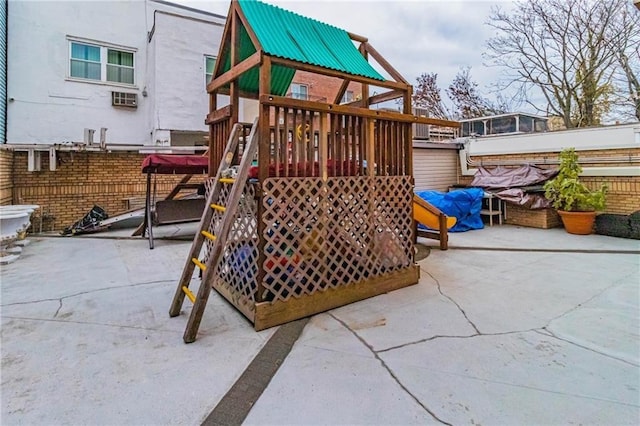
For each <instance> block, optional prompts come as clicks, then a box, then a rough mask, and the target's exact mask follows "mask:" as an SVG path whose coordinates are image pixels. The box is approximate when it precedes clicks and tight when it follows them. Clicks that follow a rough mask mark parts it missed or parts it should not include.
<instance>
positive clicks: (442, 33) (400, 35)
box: [170, 0, 510, 98]
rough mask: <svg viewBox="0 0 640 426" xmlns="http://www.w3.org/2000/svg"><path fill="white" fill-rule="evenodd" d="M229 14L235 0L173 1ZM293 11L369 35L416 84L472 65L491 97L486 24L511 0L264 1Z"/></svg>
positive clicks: (493, 73)
mask: <svg viewBox="0 0 640 426" xmlns="http://www.w3.org/2000/svg"><path fill="white" fill-rule="evenodd" d="M170 1H174V2H176V3H181V4H184V5H188V6H191V7H195V8H198V9H203V10H208V11H211V12H214V13H218V14H221V15H226V14H227V11H228V8H229V1H228V0H227V1H219V0H213V1H211V0H206V1H205V0H170ZM263 1H264V2H265V3H269V4H275V5H278V6H280V7H282V8H285V9H287V10H291V11H293V12H296V13H299V14H302V15H305V16H308V17H311V18H314V19H317V20H320V21H323V22H326V23H328V24H332V25H335V26H337V27H339V28H342V29H345V30H347V31H350V32H352V33H356V34H358V35H362V36H365V37H367V38H368V39H369V43H370V44H371V45H372V46H373V47H374V48H375V49H376V50H378V52H380V53H381V54H382V56H384V57H385V58H386V59H387V60H388V61H389V62H390V63H391V64H392V65H393V66H394V67H395V68H396V69H397V70H398V71H399V72H400V73H401V74H402V75H403V76H404V77H405V78H406V79H407V80H408V81H409V82H410V83H412V84H415V82H416V77H418V76H419V75H420V74H421V73H423V72H436V73H438V83H439V86H440V88H441V89H442V91H443V97H444V89H445V88H446V87H447V86H448V85H449V83H450V82H451V81H452V79H453V77H454V76H455V74H456V73H457V72H458V69H459V68H460V67H463V66H470V67H471V75H472V77H473V78H474V79H475V80H476V81H477V82H478V84H479V89H480V91H481V92H482V93H483V94H484V95H486V96H488V97H490V98H493V96H492V95H491V94H490V91H491V87H490V86H491V84H492V83H494V82H495V81H496V80H497V78H498V70H497V69H495V68H490V67H486V66H484V65H483V59H482V53H483V51H484V50H485V43H486V40H487V39H488V38H489V37H490V36H491V35H492V31H491V28H489V27H488V26H487V25H485V22H486V21H487V20H488V17H489V13H490V10H491V7H492V6H495V5H498V6H500V7H502V8H509V6H510V1H507V0H502V1H501V0H494V1H486V0H459V1H454V0H412V1H409V0H401V1H393V0H387V1H370V0H349V1H346V0H345V1H336V0H295V1H292V0H263Z"/></svg>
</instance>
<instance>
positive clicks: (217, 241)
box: [169, 118, 258, 343]
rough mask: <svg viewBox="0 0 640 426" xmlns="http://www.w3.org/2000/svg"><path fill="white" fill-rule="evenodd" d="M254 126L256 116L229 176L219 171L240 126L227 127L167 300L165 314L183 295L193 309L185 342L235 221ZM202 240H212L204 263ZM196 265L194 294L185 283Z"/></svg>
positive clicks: (175, 311) (253, 146) (192, 334)
mask: <svg viewBox="0 0 640 426" xmlns="http://www.w3.org/2000/svg"><path fill="white" fill-rule="evenodd" d="M257 125H258V119H257V118H256V120H255V121H254V122H253V126H252V128H251V133H250V134H249V140H248V141H246V140H245V146H244V150H243V153H242V159H241V160H240V165H239V166H238V174H237V176H236V177H235V178H233V179H230V178H223V177H222V176H223V173H224V172H225V171H226V170H227V169H228V168H229V167H231V166H232V165H233V157H234V155H235V152H236V149H237V147H238V141H239V138H240V133H241V131H242V125H241V124H239V123H238V124H236V125H235V126H234V127H233V129H232V130H231V134H230V136H229V139H228V140H227V146H226V147H225V150H224V155H223V157H222V161H221V162H220V166H219V167H218V172H217V174H216V177H215V180H214V182H213V187H212V188H211V190H210V191H209V195H208V197H207V203H206V207H205V209H204V212H203V213H202V218H201V219H200V227H199V229H198V233H197V234H196V236H195V238H194V239H193V243H192V244H191V250H190V251H189V256H188V257H187V261H186V263H185V265H184V269H183V270H182V276H181V277H180V281H179V282H178V288H177V289H176V293H175V295H174V297H173V302H172V303H171V308H170V309H169V315H170V316H172V317H175V316H178V315H180V309H181V308H182V303H183V302H184V297H185V296H187V297H188V298H189V300H191V302H192V303H193V309H192V310H191V315H190V316H189V321H188V322H187V327H186V329H185V332H184V336H183V340H184V342H185V343H191V342H193V341H194V340H196V335H197V333H198V328H199V326H200V321H201V320H202V314H203V313H204V308H205V306H206V304H207V300H208V299H209V293H210V292H211V288H212V282H211V280H212V279H213V277H214V272H215V268H216V265H217V264H218V261H219V259H220V257H221V256H222V254H223V248H224V246H225V244H226V242H227V238H228V236H229V231H230V229H231V226H232V225H233V221H234V220H235V216H236V211H237V209H238V204H239V202H240V197H241V196H242V193H243V191H244V186H245V182H246V180H247V177H248V175H249V168H250V167H251V161H252V160H253V157H254V156H255V153H256V150H257V148H258V137H257V136H256V128H257ZM222 185H232V187H231V190H230V192H229V197H228V202H227V205H226V206H221V205H219V204H217V202H218V199H219V196H220V192H221V188H222ZM214 210H217V211H219V212H221V213H222V219H221V220H219V221H217V223H216V224H215V225H214V226H215V227H214V228H212V229H215V232H214V233H211V232H209V231H208V229H210V225H212V220H214V214H213V211H214ZM205 239H209V240H211V241H212V242H213V244H212V245H211V250H210V252H209V253H208V257H207V260H206V263H204V262H202V261H201V260H200V259H198V257H199V256H200V252H201V250H202V246H203V244H204V242H205ZM196 266H197V267H198V268H200V270H201V271H202V280H201V282H200V288H199V289H198V292H197V294H194V293H193V292H192V291H191V290H190V289H189V283H190V282H191V278H192V277H193V272H194V269H195V267H196Z"/></svg>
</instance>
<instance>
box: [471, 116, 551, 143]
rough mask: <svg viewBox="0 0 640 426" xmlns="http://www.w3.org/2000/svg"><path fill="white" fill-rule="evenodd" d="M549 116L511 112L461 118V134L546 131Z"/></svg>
mask: <svg viewBox="0 0 640 426" xmlns="http://www.w3.org/2000/svg"><path fill="white" fill-rule="evenodd" d="M547 120H548V119H547V117H541V116H538V115H533V114H523V113H509V114H500V115H491V116H486V117H477V118H469V119H465V120H459V122H460V136H462V137H466V136H492V135H504V134H509V133H538V132H546V131H547V130H548V127H547Z"/></svg>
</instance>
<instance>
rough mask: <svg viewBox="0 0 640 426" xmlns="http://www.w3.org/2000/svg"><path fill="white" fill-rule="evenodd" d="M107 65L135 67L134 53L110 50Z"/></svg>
mask: <svg viewBox="0 0 640 426" xmlns="http://www.w3.org/2000/svg"><path fill="white" fill-rule="evenodd" d="M107 63H109V64H114V65H125V66H128V67H132V66H133V53H131V52H121V51H119V50H112V49H108V51H107Z"/></svg>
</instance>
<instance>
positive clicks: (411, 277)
mask: <svg viewBox="0 0 640 426" xmlns="http://www.w3.org/2000/svg"><path fill="white" fill-rule="evenodd" d="M419 279H420V268H419V267H418V266H417V265H411V266H409V267H407V268H405V269H401V270H399V271H396V272H392V273H389V274H385V275H382V276H379V277H374V278H368V279H365V280H362V281H359V282H357V283H352V284H349V285H346V286H340V287H338V288H327V289H326V290H324V291H316V292H315V293H313V294H311V295H304V296H301V297H300V298H297V297H292V298H290V299H289V300H287V301H286V302H283V301H281V300H276V301H273V302H262V303H256V306H255V307H256V309H255V316H254V327H255V329H256V331H260V330H264V329H265V328H269V327H273V326H275V325H279V324H284V323H286V322H289V321H293V320H295V319H299V318H304V317H307V316H309V315H313V314H317V313H320V312H324V311H327V310H329V309H333V308H337V307H338V306H344V305H346V304H349V303H353V302H357V301H358V300H363V299H366V298H368V297H373V296H377V295H379V294H384V293H388V292H390V291H393V290H397V289H399V288H403V287H407V286H410V285H413V284H416V283H417V282H418V280H419Z"/></svg>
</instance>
